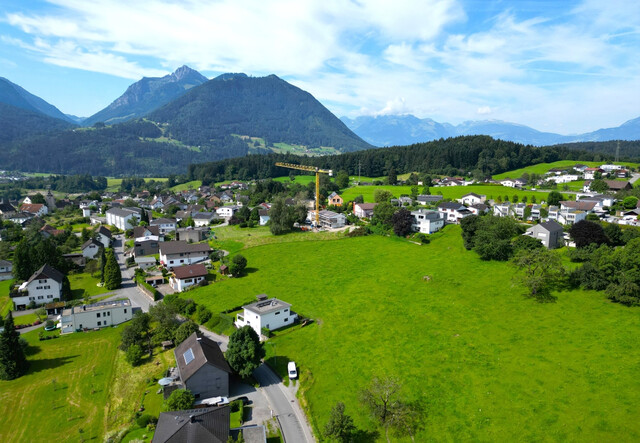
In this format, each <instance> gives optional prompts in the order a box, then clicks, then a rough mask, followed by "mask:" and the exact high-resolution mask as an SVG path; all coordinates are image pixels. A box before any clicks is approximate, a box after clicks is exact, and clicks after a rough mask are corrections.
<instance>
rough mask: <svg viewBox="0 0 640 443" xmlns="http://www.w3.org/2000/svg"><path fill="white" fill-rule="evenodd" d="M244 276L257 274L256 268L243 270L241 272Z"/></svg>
mask: <svg viewBox="0 0 640 443" xmlns="http://www.w3.org/2000/svg"><path fill="white" fill-rule="evenodd" d="M243 272H244V273H245V274H253V273H255V272H258V268H244V271H243Z"/></svg>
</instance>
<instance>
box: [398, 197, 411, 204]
mask: <svg viewBox="0 0 640 443" xmlns="http://www.w3.org/2000/svg"><path fill="white" fill-rule="evenodd" d="M398 204H399V205H400V206H411V205H412V204H413V200H412V199H411V197H406V196H404V197H399V198H398Z"/></svg>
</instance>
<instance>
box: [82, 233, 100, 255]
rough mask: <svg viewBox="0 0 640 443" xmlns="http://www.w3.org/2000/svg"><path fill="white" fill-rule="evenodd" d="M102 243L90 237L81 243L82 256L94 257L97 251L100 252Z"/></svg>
mask: <svg viewBox="0 0 640 443" xmlns="http://www.w3.org/2000/svg"><path fill="white" fill-rule="evenodd" d="M102 247H103V246H102V243H100V242H99V241H98V240H95V239H93V238H90V239H89V240H87V241H86V242H84V244H83V245H82V248H81V249H82V256H83V257H84V258H87V259H89V260H91V259H94V258H96V256H97V255H98V253H99V252H100V248H102Z"/></svg>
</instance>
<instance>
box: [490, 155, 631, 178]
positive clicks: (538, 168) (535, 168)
mask: <svg viewBox="0 0 640 443" xmlns="http://www.w3.org/2000/svg"><path fill="white" fill-rule="evenodd" d="M577 164H582V165H587V166H589V167H590V168H595V167H597V166H600V165H602V164H603V162H601V161H600V162H586V161H578V160H560V161H557V162H552V163H538V164H535V165H531V166H527V167H526V168H520V169H515V170H513V171H508V172H503V173H502V174H496V175H494V176H493V179H494V180H502V179H505V178H520V177H522V174H524V173H525V172H526V173H527V174H538V175H544V174H546V173H547V172H549V169H556V168H557V169H561V168H567V167H572V166H574V165H577ZM620 164H624V165H627V166H629V167H632V168H637V167H638V164H637V163H628V162H621V163H620Z"/></svg>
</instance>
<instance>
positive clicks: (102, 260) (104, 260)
mask: <svg viewBox="0 0 640 443" xmlns="http://www.w3.org/2000/svg"><path fill="white" fill-rule="evenodd" d="M106 264H107V255H106V254H105V252H104V247H101V248H100V283H102V284H104V267H105V266H106Z"/></svg>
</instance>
